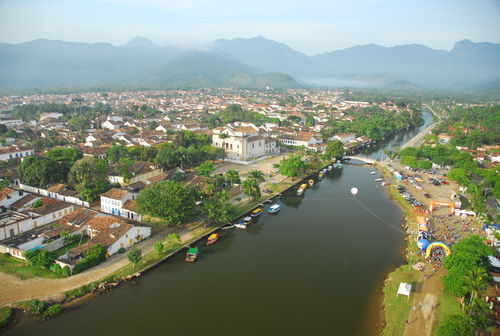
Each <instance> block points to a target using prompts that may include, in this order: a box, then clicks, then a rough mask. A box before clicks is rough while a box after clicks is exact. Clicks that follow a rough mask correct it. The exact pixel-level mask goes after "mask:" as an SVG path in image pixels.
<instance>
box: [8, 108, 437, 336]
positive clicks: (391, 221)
mask: <svg viewBox="0 0 500 336" xmlns="http://www.w3.org/2000/svg"><path fill="white" fill-rule="evenodd" d="M429 115H430V113H428V112H424V119H425V120H426V122H425V124H424V125H422V126H420V127H418V128H416V129H412V130H410V131H409V132H408V133H407V134H406V135H403V136H397V137H395V138H393V139H390V140H388V143H386V144H385V145H384V146H381V147H380V148H370V149H368V150H367V152H365V153H364V154H365V155H370V156H371V157H374V158H378V156H377V155H381V153H382V149H383V148H386V147H387V146H389V148H390V147H391V146H400V145H402V144H403V143H404V142H405V141H407V140H409V139H410V138H412V137H413V136H414V135H415V134H417V133H418V130H419V129H423V128H425V127H426V124H428V123H430V120H431V116H429ZM412 134H413V135H412ZM372 170H373V169H371V168H369V167H367V166H357V165H348V164H346V165H344V168H343V169H342V170H340V171H339V170H334V171H331V172H328V175H327V177H326V178H324V179H323V180H322V181H321V182H319V183H318V184H317V185H316V186H315V187H314V188H312V189H308V190H307V191H306V192H305V195H304V196H302V197H299V196H296V195H295V192H294V191H289V192H286V193H285V194H284V195H283V197H282V198H281V200H280V204H281V206H282V207H281V211H280V213H279V214H277V215H269V214H267V213H264V214H263V215H262V216H261V217H260V218H259V219H258V221H257V222H256V223H253V224H252V225H251V226H250V227H249V228H248V229H247V230H238V229H230V230H223V231H221V238H220V239H219V241H218V242H217V243H216V244H215V245H213V246H209V247H207V246H203V244H200V245H199V247H200V248H201V254H200V258H199V260H198V261H197V262H196V263H186V262H184V260H183V259H184V255H177V256H175V257H173V258H172V259H170V260H169V261H167V262H165V263H163V264H162V265H160V266H159V267H157V268H156V269H154V270H152V271H151V272H149V273H146V274H145V275H143V276H142V277H141V278H139V279H138V280H137V281H135V282H134V283H126V284H124V285H122V286H120V287H119V288H117V289H115V290H112V291H111V292H108V293H105V294H103V295H100V296H96V297H94V298H92V299H90V300H88V301H85V302H84V303H83V304H81V305H80V306H78V307H76V308H75V309H74V311H72V312H69V313H65V314H63V315H61V316H60V317H58V318H55V319H53V320H50V321H46V322H38V321H35V320H33V319H30V318H23V319H22V320H21V321H20V323H19V324H18V325H17V326H15V327H14V328H13V329H11V330H9V331H8V332H6V333H5V335H19V336H22V335H30V336H31V335H35V334H36V335H39V336H40V335H50V336H58V335H64V336H67V335H71V336H80V335H82V336H88V335H89V334H91V335H94V336H100V335H123V336H125V335H168V334H174V335H179V334H183V335H200V334H206V335H287V336H293V335H297V336H304V335H325V334H328V335H341V336H350V335H366V334H369V333H371V332H370V331H371V330H372V326H371V325H370V324H372V323H374V318H373V317H374V314H375V315H376V314H377V311H378V312H379V311H380V309H379V307H378V306H376V304H375V303H374V301H373V297H374V295H373V293H374V292H375V291H376V292H377V293H378V292H379V291H380V286H381V283H382V280H383V278H384V277H385V275H386V273H387V271H388V270H390V269H392V268H394V267H395V266H397V265H399V264H400V262H401V260H400V258H401V250H402V248H403V243H404V242H403V233H402V232H401V224H402V212H401V210H400V209H399V208H398V206H397V205H396V204H395V203H393V202H391V201H390V200H389V199H388V197H387V194H386V192H385V190H384V189H383V188H379V187H377V186H376V185H377V183H375V182H373V179H374V178H376V177H378V176H379V174H378V173H377V174H376V175H370V174H369V173H370V171H372ZM353 186H355V187H357V188H358V189H359V193H358V195H356V198H357V201H356V200H355V199H354V198H353V196H352V195H351V194H350V189H351V187H353ZM373 213H375V214H376V215H377V216H378V217H380V218H377V217H376V216H374V215H373Z"/></svg>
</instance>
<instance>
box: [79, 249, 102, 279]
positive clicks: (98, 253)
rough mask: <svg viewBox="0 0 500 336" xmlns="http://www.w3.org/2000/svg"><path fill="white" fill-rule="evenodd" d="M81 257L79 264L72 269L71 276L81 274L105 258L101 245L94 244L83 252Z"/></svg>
mask: <svg viewBox="0 0 500 336" xmlns="http://www.w3.org/2000/svg"><path fill="white" fill-rule="evenodd" d="M83 256H84V257H83V258H82V259H81V260H80V262H79V263H78V264H76V265H75V267H74V268H73V274H78V273H81V272H83V271H85V270H86V269H89V268H91V267H93V266H95V265H98V264H100V263H101V262H102V261H103V260H104V259H105V258H106V251H105V250H104V248H103V247H102V246H101V245H99V244H96V245H93V246H92V247H91V248H90V249H88V250H87V251H85V253H84V254H83Z"/></svg>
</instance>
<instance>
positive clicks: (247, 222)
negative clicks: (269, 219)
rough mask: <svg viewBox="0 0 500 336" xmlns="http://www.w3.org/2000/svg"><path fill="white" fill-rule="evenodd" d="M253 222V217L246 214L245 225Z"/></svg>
mask: <svg viewBox="0 0 500 336" xmlns="http://www.w3.org/2000/svg"><path fill="white" fill-rule="evenodd" d="M251 222H252V217H250V216H246V217H245V218H243V223H244V224H245V225H248V224H250V223H251Z"/></svg>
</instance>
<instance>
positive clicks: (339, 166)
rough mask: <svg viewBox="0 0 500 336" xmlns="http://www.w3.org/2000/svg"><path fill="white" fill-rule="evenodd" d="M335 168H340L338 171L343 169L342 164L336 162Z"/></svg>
mask: <svg viewBox="0 0 500 336" xmlns="http://www.w3.org/2000/svg"><path fill="white" fill-rule="evenodd" d="M333 167H334V168H338V169H340V168H342V163H340V162H336V163H335V164H334V165H333Z"/></svg>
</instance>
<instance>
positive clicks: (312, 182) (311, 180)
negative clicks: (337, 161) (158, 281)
mask: <svg viewBox="0 0 500 336" xmlns="http://www.w3.org/2000/svg"><path fill="white" fill-rule="evenodd" d="M309 185H310V186H311V187H312V186H313V185H314V180H313V179H310V180H309Z"/></svg>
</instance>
